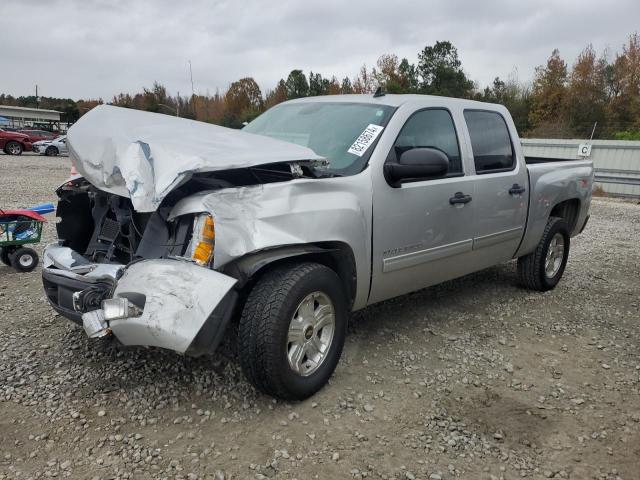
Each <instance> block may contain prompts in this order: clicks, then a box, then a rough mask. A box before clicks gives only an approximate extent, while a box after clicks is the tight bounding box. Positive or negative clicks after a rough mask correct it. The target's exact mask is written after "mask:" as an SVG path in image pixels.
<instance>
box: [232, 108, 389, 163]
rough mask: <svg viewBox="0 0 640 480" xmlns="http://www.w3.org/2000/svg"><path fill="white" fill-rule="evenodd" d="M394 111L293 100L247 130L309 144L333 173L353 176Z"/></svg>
mask: <svg viewBox="0 0 640 480" xmlns="http://www.w3.org/2000/svg"><path fill="white" fill-rule="evenodd" d="M394 110H395V109H394V108H393V107H389V106H386V105H373V104H368V103H345V102H335V103H329V102H304V103H290V104H285V105H279V106H276V107H273V108H271V109H270V110H267V111H266V112H265V113H263V114H262V115H260V116H259V117H258V118H256V119H255V120H254V121H253V122H251V123H250V124H248V125H247V126H246V127H244V131H246V132H249V133H255V134H258V135H265V136H267V137H272V138H276V139H278V140H284V141H286V142H291V143H296V144H298V145H302V146H304V147H308V148H310V149H311V150H313V151H314V152H315V153H316V154H318V155H320V156H321V157H324V158H326V159H327V160H328V161H329V170H330V171H331V172H333V173H336V174H339V175H354V174H356V173H359V172H360V171H362V169H363V168H364V166H365V165H366V164H367V161H368V160H369V156H370V155H371V152H372V151H373V147H374V144H375V142H376V141H377V139H378V138H379V136H380V133H381V132H382V130H383V128H384V127H385V126H386V125H387V122H388V121H389V119H390V118H391V115H393V112H394ZM380 127H382V128H380ZM356 140H358V142H356Z"/></svg>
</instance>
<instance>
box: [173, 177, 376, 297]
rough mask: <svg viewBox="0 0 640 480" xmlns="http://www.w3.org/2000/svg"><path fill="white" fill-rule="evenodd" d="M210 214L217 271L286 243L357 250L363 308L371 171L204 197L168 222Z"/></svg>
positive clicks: (180, 206) (190, 200)
mask: <svg viewBox="0 0 640 480" xmlns="http://www.w3.org/2000/svg"><path fill="white" fill-rule="evenodd" d="M199 212H207V213H210V214H211V215H212V216H213V217H214V220H215V228H216V247H215V253H214V268H215V269H220V268H222V267H223V266H224V265H226V264H227V263H228V262H230V261H232V260H234V259H237V258H240V257H242V256H244V255H246V254H248V253H251V252H256V251H260V250H264V249H268V248H273V247H279V246H283V245H299V244H309V243H319V242H343V243H345V244H346V245H349V247H350V248H351V249H352V251H353V254H354V258H355V262H356V270H357V273H358V275H357V278H358V285H357V291H356V299H355V304H354V308H355V309H357V308H361V307H364V306H365V304H366V298H367V294H368V289H369V283H368V281H367V279H369V275H370V258H371V257H370V255H371V242H370V241H369V240H370V238H371V224H370V219H371V183H370V177H369V174H368V171H366V172H363V173H362V174H360V175H354V176H351V177H341V178H331V179H325V180H322V181H318V180H313V179H298V180H295V181H291V182H286V183H270V184H264V185H255V186H249V187H237V188H226V189H222V190H217V191H215V192H211V193H200V194H196V195H192V196H189V197H187V198H184V199H183V200H181V201H179V202H178V203H177V204H176V205H175V207H174V208H173V210H172V211H171V213H170V215H169V218H176V217H178V216H181V215H186V214H191V213H199Z"/></svg>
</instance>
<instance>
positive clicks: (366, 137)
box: [347, 123, 384, 157]
mask: <svg viewBox="0 0 640 480" xmlns="http://www.w3.org/2000/svg"><path fill="white" fill-rule="evenodd" d="M382 130H384V127H381V126H380V125H374V124H373V123H370V124H369V126H368V127H367V128H365V129H364V132H362V133H361V134H360V136H359V137H358V138H356V141H355V142H353V145H351V147H350V148H349V150H347V152H349V153H353V154H354V155H357V156H359V157H361V156H362V155H364V153H365V152H366V151H367V148H369V147H370V146H371V144H372V143H373V142H375V140H376V138H378V135H380V132H382Z"/></svg>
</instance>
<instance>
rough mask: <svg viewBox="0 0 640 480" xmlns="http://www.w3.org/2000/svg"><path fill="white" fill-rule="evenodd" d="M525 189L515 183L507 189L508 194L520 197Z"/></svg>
mask: <svg viewBox="0 0 640 480" xmlns="http://www.w3.org/2000/svg"><path fill="white" fill-rule="evenodd" d="M526 191H527V189H526V188H524V187H521V186H520V185H518V184H517V183H514V184H513V185H512V186H511V188H510V189H509V193H510V194H511V195H520V194H521V193H524V192H526Z"/></svg>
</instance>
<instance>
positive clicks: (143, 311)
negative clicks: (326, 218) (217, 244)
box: [42, 244, 237, 356]
mask: <svg viewBox="0 0 640 480" xmlns="http://www.w3.org/2000/svg"><path fill="white" fill-rule="evenodd" d="M43 262H44V268H43V271H42V279H43V284H44V288H45V293H46V294H47V298H48V300H49V302H50V303H51V305H52V306H53V308H54V309H55V310H56V311H58V312H59V313H61V314H62V315H64V316H65V317H67V318H69V319H71V320H73V321H75V322H76V323H82V315H83V313H86V312H87V311H96V310H97V309H98V307H99V303H100V300H102V299H106V298H114V299H127V300H128V301H129V303H131V304H133V305H135V306H136V307H137V310H138V314H137V315H135V316H131V317H127V318H118V319H114V320H111V321H108V322H106V333H109V334H113V335H114V336H115V337H116V338H117V339H118V340H119V341H120V342H121V343H123V344H124V345H142V346H154V347H161V348H166V349H169V350H174V351H176V352H178V353H182V354H187V355H192V356H197V355H202V354H207V353H211V352H212V351H213V350H215V348H216V347H217V345H218V343H219V342H220V340H221V339H222V336H223V334H224V331H225V330H226V327H227V325H228V323H229V320H230V318H231V315H232V313H233V310H234V307H235V303H236V300H237V293H236V291H235V290H234V289H233V286H234V285H235V283H236V279H234V278H232V277H229V276H227V275H223V274H222V273H219V272H216V271H214V270H209V269H207V268H204V267H201V266H197V265H194V264H193V263H190V262H187V261H182V260H177V259H156V260H141V261H139V262H136V263H132V264H130V265H128V266H124V265H117V264H101V263H91V262H89V261H88V260H87V259H85V258H84V257H82V256H81V255H79V254H78V253H77V252H74V251H73V250H71V249H70V248H68V247H63V246H60V245H55V244H54V245H49V246H47V248H46V249H45V251H44V254H43ZM78 292H81V293H78ZM74 294H75V298H74ZM91 295H93V296H94V297H93V298H96V299H98V301H91V298H92V297H91ZM79 296H83V297H84V298H88V299H89V300H88V301H86V302H84V303H82V304H79V302H78V297H79ZM87 305H89V306H88V307H87ZM83 309H84V310H85V311H84V312H83V311H82V310H83Z"/></svg>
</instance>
